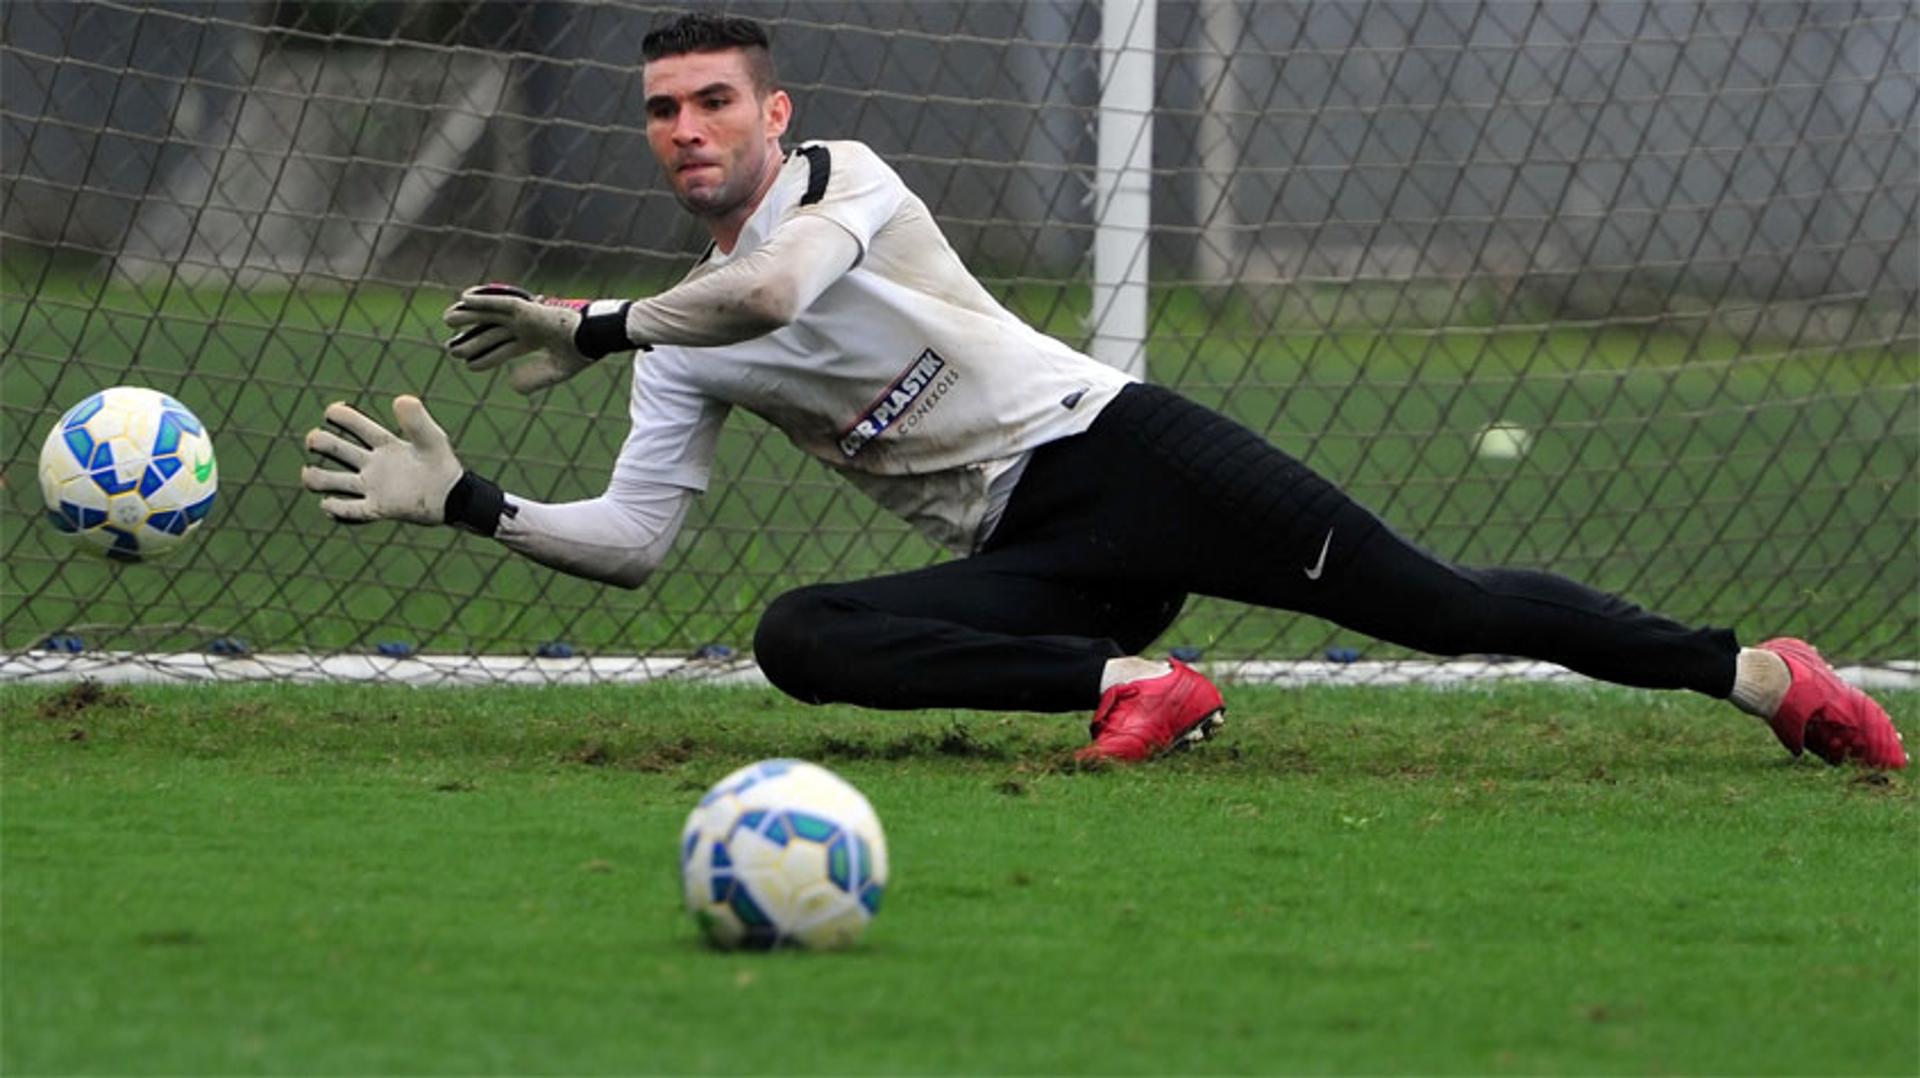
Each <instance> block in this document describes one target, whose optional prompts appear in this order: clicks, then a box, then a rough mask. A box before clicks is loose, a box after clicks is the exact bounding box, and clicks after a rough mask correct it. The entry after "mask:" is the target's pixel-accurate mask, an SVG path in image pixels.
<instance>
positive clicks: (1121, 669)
mask: <svg viewBox="0 0 1920 1078" xmlns="http://www.w3.org/2000/svg"><path fill="white" fill-rule="evenodd" d="M1171 673H1173V664H1172V663H1163V662H1155V661H1154V660H1152V659H1142V658H1140V657H1139V656H1138V655H1129V656H1127V657H1126V658H1124V659H1108V660H1107V665H1106V668H1105V669H1104V670H1101V671H1100V691H1101V692H1106V691H1107V690H1108V689H1111V688H1113V687H1114V686H1115V685H1125V684H1126V683H1127V682H1129V681H1144V680H1146V679H1147V678H1150V677H1165V676H1166V675H1168V674H1171Z"/></svg>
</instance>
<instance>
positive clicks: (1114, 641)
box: [754, 549, 1185, 711]
mask: <svg viewBox="0 0 1920 1078" xmlns="http://www.w3.org/2000/svg"><path fill="white" fill-rule="evenodd" d="M1184 599H1185V596H1183V595H1181V594H1180V593H1178V592H1170V591H1165V590H1156V589H1151V588H1141V587H1139V586H1137V585H1130V586H1125V587H1108V586H1105V585H1104V584H1103V582H1101V581H1098V580H1093V579H1087V578H1084V577H1079V576H1077V575H1075V574H1073V573H1072V570H1071V567H1059V566H1054V565H1053V564H1052V563H1051V562H1050V561H1049V560H1048V558H1047V556H1046V555H1045V553H1044V552H1036V551H1028V550H1021V549H1001V550H995V551H992V552H989V553H984V554H979V555H975V556H973V557H970V558H962V559H959V560H956V561H950V562H944V563H941V564H939V565H934V566H930V567H928V568H925V569H918V570H914V571H912V572H907V573H899V574H895V575H892V576H883V577H876V578H873V579H869V580H860V581H853V582H850V583H840V584H819V585H813V586H810V587H804V588H799V589H797V590H795V591H791V592H788V593H786V594H785V595H782V596H780V597H779V598H778V599H775V600H774V601H773V603H772V604H771V605H770V606H769V607H768V608H767V611H766V613H765V614H764V615H763V616H762V618H761V620H760V625H759V628H758V630H757V631H756V633H755V635H754V656H755V658H756V659H757V660H758V661H759V664H760V667H761V669H762V670H763V671H764V672H765V673H766V675H767V678H768V680H770V681H772V682H773V684H774V685H775V686H777V687H778V688H780V689H781V690H782V691H784V692H786V693H787V694H789V695H791V696H794V697H796V698H798V699H801V700H805V701H808V702H809V703H829V702H834V703H849V704H858V705H860V706H863V707H874V708H890V709H901V708H923V707H967V708H982V709H987V710H1017V711H1086V710H1091V709H1092V708H1093V707H1094V706H1095V704H1096V703H1097V702H1098V701H1099V698H1100V695H1101V674H1102V671H1103V669H1104V668H1105V666H1106V664H1107V663H1108V661H1109V660H1112V659H1115V658H1118V657H1121V656H1126V655H1130V654H1133V653H1135V652H1138V651H1140V650H1141V649H1143V648H1145V647H1146V646H1147V645H1148V644H1150V643H1152V641H1153V639H1154V638H1155V637H1157V636H1159V635H1160V634H1161V633H1162V632H1164V631H1165V630H1166V627H1167V626H1168V625H1170V624H1171V623H1172V622H1173V619H1174V617H1175V616H1176V615H1178V614H1179V612H1180V605H1181V603H1182V602H1183V601H1184Z"/></svg>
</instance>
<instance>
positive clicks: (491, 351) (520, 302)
mask: <svg viewBox="0 0 1920 1078" xmlns="http://www.w3.org/2000/svg"><path fill="white" fill-rule="evenodd" d="M628 306H629V304H628V302H627V301H625V300H609V299H602V300H585V299H552V298H549V297H547V296H536V295H534V294H533V293H531V292H529V291H527V290H526V289H524V288H520V287H518V286H517V285H510V284H483V285H478V286H475V287H473V288H469V289H467V290H466V291H465V292H462V293H460V298H459V300H457V301H456V302H455V303H454V305H453V306H451V307H448V308H447V309H446V312H445V313H444V314H443V315H441V318H442V320H443V321H445V322H446V324H447V325H448V326H450V327H452V328H453V329H456V330H459V332H458V333H457V334H455V335H454V337H453V339H452V340H450V341H448V342H447V354H448V355H451V356H452V357H453V358H455V359H457V360H460V361H461V362H463V363H465V364H466V365H467V369H468V370H471V371H489V370H492V369H493V368H495V367H498V366H500V365H501V364H502V363H506V362H508V361H510V360H515V359H519V358H520V357H522V356H527V355H532V356H533V357H534V358H532V359H529V360H527V361H526V362H525V363H520V364H517V365H515V366H514V368H513V369H512V370H511V371H509V372H508V374H507V382H508V384H509V385H511V386H513V388H514V390H515V391H517V392H520V393H537V392H539V391H540V390H543V389H546V388H547V387H549V386H553V385H558V384H559V383H561V382H564V381H566V380H567V379H569V378H572V377H573V376H574V375H576V374H579V373H580V372H581V371H584V370H586V369H587V368H588V367H591V366H592V365H593V364H594V362H595V361H597V360H599V359H600V358H601V357H603V356H605V355H608V354H609V353H612V352H619V351H625V350H627V349H631V348H633V347H634V345H633V344H632V342H630V341H628V340H627V333H626V312H627V307H628ZM536 353H537V354H536Z"/></svg>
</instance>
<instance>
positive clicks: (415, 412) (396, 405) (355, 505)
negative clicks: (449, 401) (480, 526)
mask: <svg viewBox="0 0 1920 1078" xmlns="http://www.w3.org/2000/svg"><path fill="white" fill-rule="evenodd" d="M393 418H394V422H395V423H396V424H397V425H398V426H399V428H400V433H399V434H395V433H393V432H392V431H390V430H388V429H387V428H385V427H383V426H381V425H380V424H379V423H377V422H375V421H374V420H373V419H372V418H371V417H369V416H368V415H367V414H366V413H365V412H362V411H360V410H359V409H357V408H354V407H352V406H351V405H348V404H344V403H340V402H337V401H336V402H335V403H333V404H329V405H327V412H326V420H327V423H328V424H330V425H331V428H332V429H328V427H316V428H314V429H313V430H310V431H308V432H307V438H306V446H307V449H308V451H309V452H313V453H317V454H319V455H320V456H323V457H325V458H327V459H328V460H330V461H332V462H333V463H335V464H337V465H339V467H338V468H320V467H315V466H314V465H311V464H309V465H307V466H306V467H303V468H301V469H300V483H301V485H302V486H304V487H306V488H307V489H308V490H310V491H312V492H314V493H315V494H319V495H322V496H323V497H321V499H320V508H321V509H323V510H325V511H326V513H327V515H328V516H330V517H332V518H333V519H335V520H338V521H342V522H344V523H348V524H365V523H367V522H369V521H375V520H404V521H407V522H408V523H411V524H443V523H446V521H447V510H446V505H447V494H448V492H450V491H451V490H453V487H454V484H456V483H458V482H459V481H460V477H461V475H462V474H463V469H462V468H461V466H460V458H458V457H456V456H454V453H453V446H452V445H451V444H450V443H449V442H448V441H447V432H446V431H444V430H441V429H440V425H439V424H438V423H435V422H434V421H433V417H432V416H430V415H428V414H427V406H426V405H425V404H422V403H421V402H420V398H419V397H415V396H410V395H402V396H398V397H395V398H394V399H393Z"/></svg>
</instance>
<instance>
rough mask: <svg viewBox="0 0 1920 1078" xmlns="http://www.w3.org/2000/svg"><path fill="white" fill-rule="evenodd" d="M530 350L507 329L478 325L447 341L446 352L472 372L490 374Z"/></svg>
mask: <svg viewBox="0 0 1920 1078" xmlns="http://www.w3.org/2000/svg"><path fill="white" fill-rule="evenodd" d="M532 350H533V349H532V348H531V347H529V346H528V345H526V344H524V343H523V342H521V340H520V338H518V337H516V336H515V335H514V332H513V330H511V329H508V328H507V327H506V326H477V327H475V328H473V329H469V330H467V331H466V332H464V333H462V334H460V335H459V336H457V337H455V338H453V339H452V340H450V341H448V342H447V353H448V354H449V355H451V356H453V358H455V359H459V360H464V361H465V362H466V364H467V368H468V369H469V370H474V371H490V370H492V369H493V368H495V367H498V366H499V365H500V364H502V363H505V362H506V361H508V360H510V359H515V358H518V357H520V356H524V355H526V354H527V353H528V352H530V351H532Z"/></svg>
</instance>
